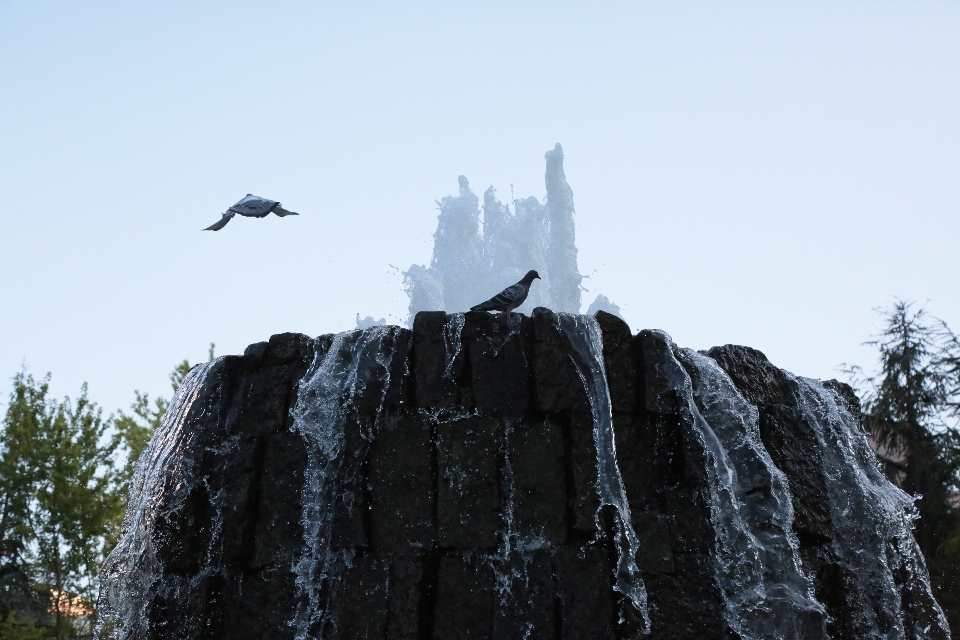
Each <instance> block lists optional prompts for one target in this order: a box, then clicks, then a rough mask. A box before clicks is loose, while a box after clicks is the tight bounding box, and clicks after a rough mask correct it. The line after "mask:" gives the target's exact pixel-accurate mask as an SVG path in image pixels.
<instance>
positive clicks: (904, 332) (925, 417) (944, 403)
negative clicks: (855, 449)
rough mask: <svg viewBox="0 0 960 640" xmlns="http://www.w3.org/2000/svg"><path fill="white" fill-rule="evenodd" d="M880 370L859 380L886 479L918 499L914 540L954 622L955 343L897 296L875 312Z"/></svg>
mask: <svg viewBox="0 0 960 640" xmlns="http://www.w3.org/2000/svg"><path fill="white" fill-rule="evenodd" d="M881 314H882V316H883V318H884V321H885V327H884V329H883V332H882V333H881V334H880V335H878V336H877V337H876V338H875V339H874V340H872V341H870V342H868V343H867V344H869V345H871V346H873V347H874V348H876V350H877V353H878V356H879V363H878V365H879V367H878V368H879V372H878V373H877V374H876V375H874V376H869V377H865V376H863V375H862V372H861V371H860V370H859V369H856V368H854V369H853V373H854V374H855V375H857V374H859V376H858V378H859V380H858V382H859V383H860V384H859V385H858V386H860V388H861V390H862V391H863V396H864V416H865V419H866V422H867V427H868V428H869V430H870V432H871V434H872V436H873V439H874V443H875V448H876V451H877V454H878V457H879V459H880V461H881V464H882V466H883V468H884V471H885V472H886V474H887V476H888V477H889V478H890V479H891V480H892V481H893V482H894V483H895V484H897V485H898V486H899V487H900V488H902V489H903V490H904V491H906V492H907V493H909V494H911V495H916V496H918V500H917V508H918V511H919V514H920V518H919V520H918V521H917V523H916V530H915V535H916V539H917V543H918V544H919V546H920V549H921V551H923V554H924V556H925V557H926V559H927V565H928V567H929V568H930V572H931V579H932V581H933V585H934V589H935V592H936V595H937V598H938V600H939V601H940V604H941V606H943V607H944V609H945V610H946V612H947V614H948V617H949V618H950V619H951V627H952V628H953V629H954V630H956V629H958V627H960V510H958V506H960V505H958V488H960V430H958V428H957V427H958V425H957V417H958V411H957V409H958V402H957V401H958V396H960V376H958V373H960V368H958V363H960V342H958V339H957V336H956V335H955V334H954V333H953V332H952V331H951V330H950V328H949V327H948V326H947V325H946V323H944V322H943V321H942V320H939V319H937V318H935V317H932V316H930V315H929V314H927V313H926V312H924V311H923V310H922V309H919V310H914V309H913V308H912V306H911V305H910V304H909V303H907V302H904V301H896V302H895V303H894V304H893V305H892V306H891V307H889V308H888V309H885V310H882V311H881Z"/></svg>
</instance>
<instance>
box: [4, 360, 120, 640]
mask: <svg viewBox="0 0 960 640" xmlns="http://www.w3.org/2000/svg"><path fill="white" fill-rule="evenodd" d="M13 383H14V384H13V391H12V393H11V398H10V400H11V401H10V404H9V406H8V409H7V414H6V417H5V419H4V432H3V456H2V458H0V463H2V471H3V474H4V477H5V482H6V485H5V486H4V491H5V496H4V499H5V500H6V501H7V502H8V503H9V504H10V505H11V513H12V514H15V517H16V519H17V521H18V522H19V524H18V527H19V528H18V529H17V531H18V532H19V536H20V539H19V542H20V544H21V545H22V546H21V549H22V550H23V557H24V559H25V560H26V562H27V564H28V566H29V575H30V578H31V579H32V581H33V582H34V583H36V584H39V585H43V586H44V587H45V590H46V591H47V594H48V595H47V601H48V603H49V607H50V614H51V615H50V617H51V620H50V625H51V629H50V631H51V633H52V635H53V636H55V637H56V638H57V639H58V640H59V639H60V638H62V637H63V636H64V635H66V634H68V633H70V631H71V628H72V627H71V623H70V618H71V617H73V616H75V615H77V613H78V605H81V608H89V605H90V603H92V602H93V600H94V597H95V595H96V590H97V574H98V570H99V567H100V564H101V562H102V561H103V558H104V557H105V554H106V552H107V551H108V550H109V548H110V547H111V546H112V545H113V542H114V535H115V526H114V524H115V522H116V521H117V518H118V514H119V513H120V511H121V510H122V508H123V504H122V500H121V498H120V494H119V492H118V490H117V488H118V485H117V482H116V474H115V472H114V471H113V460H114V451H115V448H116V444H115V441H114V440H112V439H110V438H107V436H106V432H107V429H108V428H109V421H107V420H104V419H103V418H102V415H101V411H100V409H99V408H97V406H96V405H95V404H93V403H92V402H90V400H89V399H88V397H87V387H86V385H84V386H83V387H82V388H81V392H80V396H79V398H78V399H77V400H76V401H75V402H74V401H71V400H70V399H69V398H65V399H64V400H63V401H62V402H61V401H57V400H55V399H51V398H49V397H48V386H49V376H47V377H46V378H44V379H43V380H42V381H39V382H38V381H36V380H35V379H34V378H33V377H32V376H28V375H24V374H22V373H21V374H19V375H17V376H15V377H14V379H13ZM37 591H40V589H37ZM9 619H10V618H8V620H9Z"/></svg>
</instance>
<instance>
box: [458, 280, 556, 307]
mask: <svg viewBox="0 0 960 640" xmlns="http://www.w3.org/2000/svg"><path fill="white" fill-rule="evenodd" d="M534 278H536V279H538V280H539V279H540V274H539V273H537V272H536V271H527V275H525V276H523V280H521V281H520V282H518V283H517V284H514V285H510V286H509V287H507V288H506V289H504V290H503V291H501V292H500V293H498V294H497V295H495V296H493V297H492V298H490V299H489V300H487V301H486V302H481V303H480V304H478V305H477V306H475V307H471V308H470V311H500V312H502V313H510V312H511V311H513V310H514V309H516V308H517V307H519V306H520V305H522V304H523V301H524V300H526V299H527V294H528V293H530V285H531V284H532V283H533V280H534Z"/></svg>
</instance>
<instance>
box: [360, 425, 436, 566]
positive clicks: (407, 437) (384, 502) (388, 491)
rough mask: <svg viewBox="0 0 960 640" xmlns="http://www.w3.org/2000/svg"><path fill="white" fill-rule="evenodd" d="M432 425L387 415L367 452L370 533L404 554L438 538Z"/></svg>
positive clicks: (376, 541) (382, 545) (381, 543)
mask: <svg viewBox="0 0 960 640" xmlns="http://www.w3.org/2000/svg"><path fill="white" fill-rule="evenodd" d="M430 438H431V434H430V425H429V423H427V422H425V421H424V420H422V419H420V418H419V417H418V416H417V415H415V414H412V413H407V412H401V413H400V414H399V415H398V416H396V417H391V418H389V419H387V420H386V421H385V423H384V425H383V426H382V427H381V428H380V431H379V432H378V433H377V438H376V439H375V440H374V441H373V444H372V446H371V450H370V497H371V512H370V515H371V536H372V538H373V545H374V547H376V548H379V549H384V550H388V551H396V552H403V551H406V550H409V549H430V548H432V547H433V545H434V544H435V542H436V521H435V519H434V518H435V515H434V509H435V507H434V500H435V497H434V472H433V462H432V457H433V456H432V454H433V451H432V449H433V445H432V444H431V440H430Z"/></svg>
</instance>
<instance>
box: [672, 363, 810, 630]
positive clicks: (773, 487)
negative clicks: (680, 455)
mask: <svg viewBox="0 0 960 640" xmlns="http://www.w3.org/2000/svg"><path fill="white" fill-rule="evenodd" d="M674 356H675V357H676V358H677V360H678V364H679V365H682V367H683V368H682V369H681V368H680V366H676V365H674V366H669V367H665V368H666V369H667V370H668V371H669V372H670V374H671V375H672V376H674V385H675V388H678V389H682V397H683V398H684V402H685V405H686V406H685V407H684V408H683V410H685V411H686V412H688V415H689V418H690V421H691V423H692V424H693V425H695V427H696V429H697V430H698V432H699V435H700V438H701V440H702V443H703V446H704V449H705V450H706V451H707V452H709V456H708V463H709V465H710V468H709V469H708V471H709V473H708V476H707V477H708V480H709V482H710V491H711V498H712V500H711V505H712V508H711V513H712V516H713V521H714V526H715V531H716V534H717V551H718V553H717V579H718V582H719V583H720V584H721V585H722V588H723V595H724V599H725V602H726V611H727V621H728V623H729V624H730V627H731V628H732V629H734V630H735V631H737V632H738V633H739V634H740V636H741V637H742V638H744V639H745V640H746V639H750V638H757V639H760V638H772V637H777V638H798V637H806V636H807V635H808V634H809V635H813V634H814V633H817V634H818V635H820V636H822V635H824V634H825V629H824V627H823V616H822V614H823V606H822V605H821V604H820V603H819V602H817V600H816V598H815V596H814V594H813V585H812V582H811V580H810V579H809V577H808V576H806V575H805V574H804V572H803V569H802V567H801V561H800V555H799V546H800V545H799V542H798V540H797V537H796V534H795V533H794V532H793V504H792V497H791V495H790V492H789V489H788V487H787V480H786V476H784V474H783V472H781V471H780V470H779V469H777V467H776V466H775V465H774V464H773V461H772V460H771V459H770V455H769V453H767V450H766V448H765V447H764V445H763V442H762V441H761V439H760V428H759V415H758V411H757V408H756V407H755V406H753V405H751V404H750V403H748V402H747V401H746V400H745V399H744V398H743V396H742V395H741V394H740V392H739V391H738V390H737V388H736V387H735V386H734V384H733V381H732V380H730V378H729V376H728V375H727V374H726V373H725V372H724V371H723V370H722V369H721V368H720V367H719V365H717V363H716V361H714V360H713V359H712V358H709V357H707V356H704V355H701V354H699V353H697V352H695V351H693V350H691V349H679V350H678V349H676V348H674ZM671 364H672V363H671ZM684 370H685V371H684ZM811 614H812V615H811ZM811 627H813V628H811Z"/></svg>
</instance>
